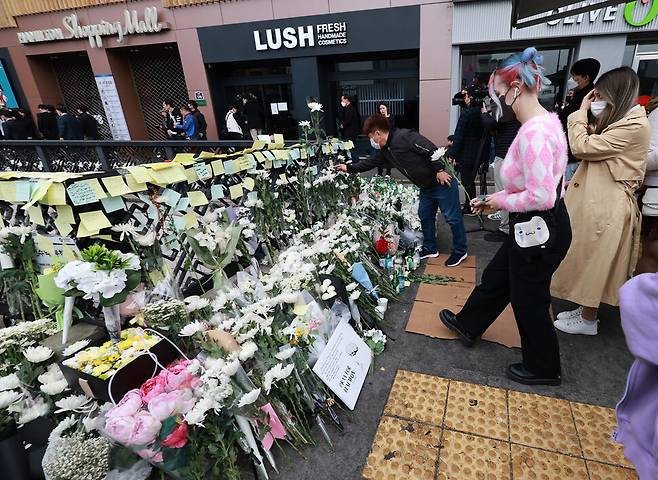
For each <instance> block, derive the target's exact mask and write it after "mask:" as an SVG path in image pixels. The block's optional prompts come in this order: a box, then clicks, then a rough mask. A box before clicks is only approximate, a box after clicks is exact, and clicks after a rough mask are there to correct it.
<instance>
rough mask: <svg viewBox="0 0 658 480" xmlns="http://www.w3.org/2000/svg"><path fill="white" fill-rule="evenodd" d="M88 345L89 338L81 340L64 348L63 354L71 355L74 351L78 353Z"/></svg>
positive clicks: (65, 355)
mask: <svg viewBox="0 0 658 480" xmlns="http://www.w3.org/2000/svg"><path fill="white" fill-rule="evenodd" d="M88 346H89V340H87V339H85V340H80V341H78V342H75V343H72V344H71V345H69V346H68V347H66V348H65V349H64V351H63V352H62V355H63V356H64V357H70V356H71V355H73V354H74V353H77V352H79V351H80V350H82V349H83V348H87V347H88Z"/></svg>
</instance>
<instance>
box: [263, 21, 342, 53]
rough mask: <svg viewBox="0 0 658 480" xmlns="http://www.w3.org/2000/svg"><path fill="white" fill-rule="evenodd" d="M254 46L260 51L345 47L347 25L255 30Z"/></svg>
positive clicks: (324, 24) (335, 24)
mask: <svg viewBox="0 0 658 480" xmlns="http://www.w3.org/2000/svg"><path fill="white" fill-rule="evenodd" d="M254 44H255V46H256V50H258V51H264V50H279V49H280V48H289V49H293V48H305V47H315V46H318V47H323V46H330V45H345V44H347V25H346V23H345V22H335V23H321V24H318V25H307V26H299V27H296V28H295V27H284V28H268V29H266V30H265V32H261V31H260V30H254Z"/></svg>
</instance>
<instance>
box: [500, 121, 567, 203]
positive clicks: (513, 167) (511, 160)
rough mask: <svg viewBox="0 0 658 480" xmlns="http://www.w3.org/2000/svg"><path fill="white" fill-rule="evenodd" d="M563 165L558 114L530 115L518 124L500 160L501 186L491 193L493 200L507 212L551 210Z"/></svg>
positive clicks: (563, 145) (564, 148)
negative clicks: (530, 116) (513, 137)
mask: <svg viewBox="0 0 658 480" xmlns="http://www.w3.org/2000/svg"><path fill="white" fill-rule="evenodd" d="M566 168H567V138H566V136H565V135H564V131H563V130H562V124H561V123H560V120H559V119H558V117H557V115H555V114H554V113H549V114H546V115H541V116H538V117H533V118H531V119H530V120H528V121H527V122H525V123H524V124H523V125H522V126H521V128H520V129H519V133H518V134H517V135H516V138H515V139H514V141H513V142H512V145H511V146H510V148H509V151H508V152H507V155H506V156H505V160H503V164H502V166H501V170H500V176H501V179H502V182H503V187H504V190H503V191H501V192H497V193H495V194H494V195H495V197H496V200H497V201H498V203H499V204H500V205H501V207H502V208H503V209H504V210H506V211H508V212H532V211H536V210H550V209H551V208H553V205H555V200H556V198H555V196H556V193H557V192H556V191H557V186H558V183H559V182H560V178H562V176H563V175H564V172H565V170H566ZM564 188H565V187H564V185H563V186H562V195H564Z"/></svg>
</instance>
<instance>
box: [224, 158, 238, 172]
mask: <svg viewBox="0 0 658 480" xmlns="http://www.w3.org/2000/svg"><path fill="white" fill-rule="evenodd" d="M237 171H238V165H237V163H236V161H235V160H226V161H225V162H224V173H226V174H227V175H233V174H234V173H236V172H237Z"/></svg>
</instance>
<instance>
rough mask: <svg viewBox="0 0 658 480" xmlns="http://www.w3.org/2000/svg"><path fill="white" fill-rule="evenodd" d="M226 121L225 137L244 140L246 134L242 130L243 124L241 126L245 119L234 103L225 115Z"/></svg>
mask: <svg viewBox="0 0 658 480" xmlns="http://www.w3.org/2000/svg"><path fill="white" fill-rule="evenodd" d="M224 123H225V124H226V126H225V127H224V135H223V137H224V138H225V139H227V140H242V139H243V138H244V134H243V132H242V126H241V124H242V123H243V120H242V116H241V115H240V113H239V112H238V106H237V105H235V104H233V105H231V106H230V108H229V109H228V112H226V116H225V117H224Z"/></svg>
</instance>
